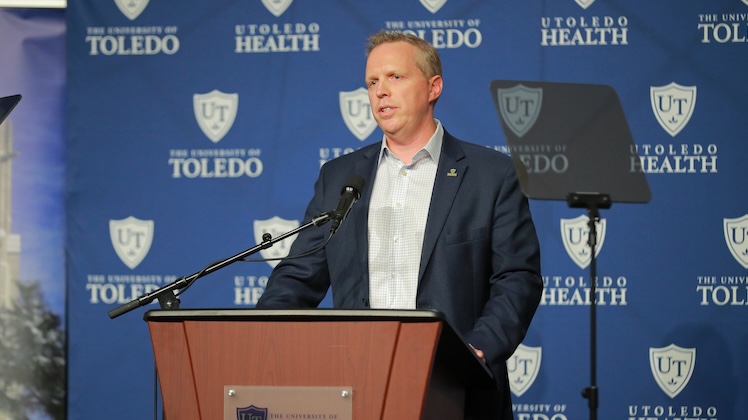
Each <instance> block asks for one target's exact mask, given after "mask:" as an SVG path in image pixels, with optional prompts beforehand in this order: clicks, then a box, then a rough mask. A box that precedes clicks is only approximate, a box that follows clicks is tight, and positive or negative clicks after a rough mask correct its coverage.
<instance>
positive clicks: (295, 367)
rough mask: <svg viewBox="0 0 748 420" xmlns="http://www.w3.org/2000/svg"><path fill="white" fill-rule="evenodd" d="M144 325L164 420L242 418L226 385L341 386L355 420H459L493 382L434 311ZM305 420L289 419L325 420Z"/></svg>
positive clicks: (253, 316) (174, 317)
mask: <svg viewBox="0 0 748 420" xmlns="http://www.w3.org/2000/svg"><path fill="white" fill-rule="evenodd" d="M144 318H145V320H146V321H147V322H148V327H149V329H150V333H151V339H152V342H153V351H154V354H155V359H156V368H157V370H158V377H159V381H160V385H161V393H162V398H163V405H164V418H165V419H167V420H174V419H204V420H213V419H220V418H232V419H243V418H245V417H244V416H238V415H237V414H236V413H235V412H234V414H233V416H228V415H224V413H225V412H226V413H228V412H229V410H228V409H226V410H225V409H224V405H226V401H227V399H226V398H227V396H226V394H227V392H228V393H232V392H234V390H233V388H232V389H230V390H228V391H227V389H228V388H231V387H248V388H249V387H255V388H263V389H264V390H266V391H267V390H269V391H270V392H273V390H276V389H277V390H278V391H280V390H282V389H288V388H291V389H296V388H300V387H301V388H303V389H313V388H324V387H340V388H341V389H343V387H347V388H345V389H349V390H351V391H350V393H348V392H344V393H343V394H344V395H346V396H347V398H350V400H349V404H351V408H350V409H349V410H350V411H352V417H353V418H354V419H356V420H359V419H399V420H408V419H450V420H454V419H462V418H463V408H464V395H465V386H466V385H467V384H479V383H481V381H492V378H491V373H490V371H489V370H488V369H487V368H486V367H485V366H484V365H483V363H481V362H480V360H479V359H478V358H477V357H476V356H475V355H474V354H473V352H472V351H471V350H470V348H469V347H468V345H467V344H466V343H465V342H464V340H463V339H462V338H461V337H460V336H459V334H458V333H457V332H455V331H454V329H452V328H451V327H450V325H449V324H448V323H447V322H446V321H445V320H444V318H443V316H442V315H441V314H440V313H439V312H434V311H385V310H364V311H350V310H331V309H330V310H327V309H313V310H292V311H286V310H284V311H276V310H252V309H250V310H173V311H166V310H156V311H149V312H146V314H145V316H144ZM290 400H291V399H290V398H289V399H288V401H287V402H288V404H291V403H292V401H290ZM284 401H285V400H284ZM253 408H254V406H253ZM231 410H235V408H231ZM275 411H278V410H275ZM281 411H282V410H281ZM320 413H321V412H320ZM270 414H271V415H270V416H269V417H267V418H268V419H272V418H281V417H279V416H278V415H277V414H276V415H275V416H273V415H272V414H273V412H272V410H271V413H270ZM306 416H307V417H293V416H290V417H291V418H320V419H322V418H325V416H324V415H323V414H319V417H314V415H313V414H306ZM285 417H289V416H286V415H283V418H285ZM246 418H247V419H250V418H263V417H252V416H247V417H246ZM337 418H338V419H339V420H342V419H341V417H337Z"/></svg>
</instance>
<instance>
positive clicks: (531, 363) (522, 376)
mask: <svg viewBox="0 0 748 420" xmlns="http://www.w3.org/2000/svg"><path fill="white" fill-rule="evenodd" d="M542 358H543V348H542V347H528V346H526V345H524V344H520V345H519V347H517V350H515V351H514V354H512V357H510V358H509V359H507V361H506V370H507V373H508V374H509V389H510V390H511V391H512V394H514V395H516V396H518V397H521V396H522V394H524V393H525V391H527V390H528V389H530V387H531V386H532V384H533V382H535V378H537V377H538V372H539V371H540V360H541V359H542Z"/></svg>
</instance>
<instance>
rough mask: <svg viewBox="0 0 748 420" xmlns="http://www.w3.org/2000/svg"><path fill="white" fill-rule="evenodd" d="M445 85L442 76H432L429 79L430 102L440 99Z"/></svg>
mask: <svg viewBox="0 0 748 420" xmlns="http://www.w3.org/2000/svg"><path fill="white" fill-rule="evenodd" d="M443 87H444V79H442V77H441V76H439V75H436V76H431V78H430V79H429V102H434V101H436V100H437V99H439V96H441V94H442V88H443Z"/></svg>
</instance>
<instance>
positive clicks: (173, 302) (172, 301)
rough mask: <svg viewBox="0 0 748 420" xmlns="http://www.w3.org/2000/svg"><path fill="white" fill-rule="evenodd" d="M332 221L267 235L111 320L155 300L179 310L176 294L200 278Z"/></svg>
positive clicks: (323, 218)
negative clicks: (272, 235) (275, 234)
mask: <svg viewBox="0 0 748 420" xmlns="http://www.w3.org/2000/svg"><path fill="white" fill-rule="evenodd" d="M330 220H332V214H331V213H329V212H328V213H322V214H320V215H318V216H316V217H314V218H312V220H311V221H310V222H308V223H306V224H305V225H303V226H299V227H298V228H296V229H293V230H291V231H289V232H286V233H284V234H282V235H279V236H276V237H275V238H273V237H271V235H270V234H269V233H266V234H264V235H263V236H262V242H260V243H259V244H257V245H255V246H253V247H252V248H249V249H247V250H245V251H242V252H240V253H238V254H236V255H234V256H232V257H229V258H226V259H224V260H220V261H218V262H215V263H213V264H211V265H209V266H207V267H205V268H204V269H202V270H201V271H199V272H197V273H195V274H192V275H190V276H186V277H180V278H178V279H176V280H175V281H174V282H172V283H170V284H167V285H166V286H164V287H161V288H159V289H156V290H154V291H152V292H150V293H146V294H144V295H142V296H140V297H138V298H136V299H133V300H131V301H130V302H128V303H125V304H124V305H121V306H119V307H117V308H114V309H112V310H111V311H109V318H112V319H114V318H116V317H118V316H120V315H122V314H125V313H127V312H130V311H132V310H133V309H136V308H139V307H141V306H145V305H147V304H149V303H151V302H153V301H154V300H155V299H158V301H159V304H160V306H161V309H178V308H179V299H178V298H177V293H176V291H177V290H182V289H186V288H187V287H190V286H191V285H192V284H193V283H194V282H195V281H196V280H197V279H199V278H200V277H203V276H205V275H208V274H210V273H212V272H214V271H218V270H220V269H222V268H224V267H226V266H228V265H230V264H233V263H235V262H237V261H240V260H243V259H244V258H246V257H248V256H250V255H252V254H255V253H257V252H259V251H261V250H263V249H267V248H270V247H271V246H273V244H275V243H276V242H279V241H282V240H284V239H286V238H288V237H290V236H293V235H296V234H297V233H299V232H301V231H302V230H306V229H308V228H310V227H312V226H322V225H324V224H325V223H327V222H328V221H330Z"/></svg>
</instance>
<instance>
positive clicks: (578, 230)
mask: <svg viewBox="0 0 748 420" xmlns="http://www.w3.org/2000/svg"><path fill="white" fill-rule="evenodd" d="M589 223H590V217H589V216H587V215H584V214H583V215H581V216H579V217H577V218H574V219H561V238H562V239H563V241H564V248H566V253H567V254H569V257H571V259H572V261H574V262H575V263H577V265H578V266H579V268H581V269H582V270H584V269H585V268H587V266H588V265H590V263H591V262H592V252H591V251H590V245H589V237H590V226H589ZM605 226H606V222H605V219H600V220H599V221H598V222H597V223H596V224H595V231H596V241H595V258H597V256H598V255H600V250H601V249H602V248H603V243H604V242H605Z"/></svg>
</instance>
